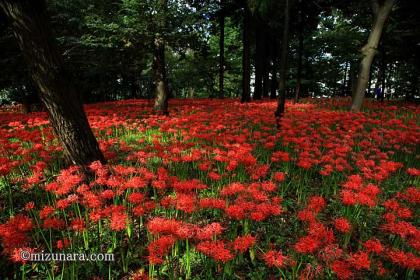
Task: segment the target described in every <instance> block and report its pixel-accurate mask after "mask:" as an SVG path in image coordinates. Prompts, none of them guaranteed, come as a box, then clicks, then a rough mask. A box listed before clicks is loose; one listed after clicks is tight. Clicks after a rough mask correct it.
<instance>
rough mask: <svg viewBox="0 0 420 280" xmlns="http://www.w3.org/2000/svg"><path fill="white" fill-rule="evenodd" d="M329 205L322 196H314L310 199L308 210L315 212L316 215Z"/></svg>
mask: <svg viewBox="0 0 420 280" xmlns="http://www.w3.org/2000/svg"><path fill="white" fill-rule="evenodd" d="M326 205H327V203H326V202H325V199H324V198H323V197H321V196H312V197H310V198H309V202H308V206H307V208H308V209H310V210H312V211H314V212H315V213H319V212H320V211H321V210H322V209H324V208H325V206H326Z"/></svg>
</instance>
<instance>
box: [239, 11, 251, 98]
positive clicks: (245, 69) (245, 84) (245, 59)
mask: <svg viewBox="0 0 420 280" xmlns="http://www.w3.org/2000/svg"><path fill="white" fill-rule="evenodd" d="M250 18H251V13H250V10H249V8H248V5H247V4H246V3H245V7H244V18H243V25H244V27H243V52H242V98H241V102H249V101H250V100H251V93H250V81H251V45H250V38H249V35H250V34H249V33H250Z"/></svg>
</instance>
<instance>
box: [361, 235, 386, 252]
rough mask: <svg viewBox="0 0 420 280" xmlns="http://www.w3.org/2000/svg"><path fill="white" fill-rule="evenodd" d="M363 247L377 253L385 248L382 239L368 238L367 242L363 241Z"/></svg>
mask: <svg viewBox="0 0 420 280" xmlns="http://www.w3.org/2000/svg"><path fill="white" fill-rule="evenodd" d="M363 247H365V249H366V251H367V252H369V253H375V254H380V253H382V251H383V250H384V248H383V246H382V244H381V241H379V240H378V239H369V240H367V241H366V242H365V243H363Z"/></svg>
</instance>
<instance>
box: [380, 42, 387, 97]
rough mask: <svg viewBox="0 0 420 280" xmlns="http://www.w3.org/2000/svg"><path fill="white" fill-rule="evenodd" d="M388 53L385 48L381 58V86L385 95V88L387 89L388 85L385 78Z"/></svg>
mask: <svg viewBox="0 0 420 280" xmlns="http://www.w3.org/2000/svg"><path fill="white" fill-rule="evenodd" d="M385 55H386V53H385V50H383V51H382V60H381V66H380V68H381V76H380V79H381V87H382V95H383V96H384V97H385V89H386V85H385V80H386V68H387V63H386V57H385Z"/></svg>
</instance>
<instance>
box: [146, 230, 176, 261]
mask: <svg viewBox="0 0 420 280" xmlns="http://www.w3.org/2000/svg"><path fill="white" fill-rule="evenodd" d="M175 241H176V240H175V238H173V237H172V236H162V237H160V238H158V239H156V240H155V241H153V242H151V243H150V244H149V245H148V246H147V249H148V251H149V263H151V264H161V263H163V257H164V256H165V255H166V254H167V253H168V252H169V250H170V249H171V248H172V246H173V245H174V244H175Z"/></svg>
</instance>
